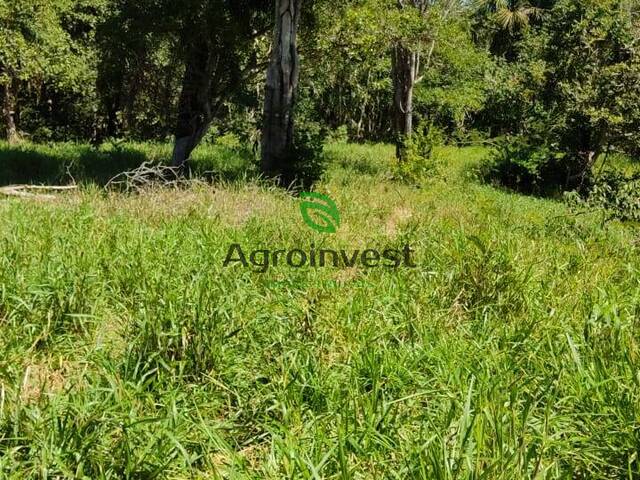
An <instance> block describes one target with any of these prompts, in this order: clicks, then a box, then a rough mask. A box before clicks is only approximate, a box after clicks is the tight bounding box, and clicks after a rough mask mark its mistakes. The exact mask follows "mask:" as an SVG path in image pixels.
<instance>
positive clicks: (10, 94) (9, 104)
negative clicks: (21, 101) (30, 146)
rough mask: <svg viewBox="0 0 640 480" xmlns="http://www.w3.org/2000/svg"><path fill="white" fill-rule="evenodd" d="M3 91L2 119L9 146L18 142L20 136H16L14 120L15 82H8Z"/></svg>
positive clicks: (16, 130)
mask: <svg viewBox="0 0 640 480" xmlns="http://www.w3.org/2000/svg"><path fill="white" fill-rule="evenodd" d="M3 90H4V94H3V101H2V117H3V119H4V126H5V130H6V133H7V140H8V141H9V144H10V145H13V144H16V143H18V142H19V141H20V135H19V134H18V129H17V127H16V120H15V112H16V98H17V94H16V90H17V89H16V88H15V82H9V83H8V84H7V85H5V87H4V89H3Z"/></svg>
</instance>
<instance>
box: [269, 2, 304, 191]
mask: <svg viewBox="0 0 640 480" xmlns="http://www.w3.org/2000/svg"><path fill="white" fill-rule="evenodd" d="M301 6H302V0H276V24H275V33H274V39H273V46H272V51H271V61H270V64H269V69H268V70H267V84H266V91H265V101H264V124H263V128H262V172H263V173H264V174H266V175H267V176H270V177H278V178H279V179H280V182H281V183H287V182H288V181H290V180H291V179H289V178H287V172H288V167H289V165H288V161H289V158H288V156H289V152H290V151H291V148H292V146H293V126H294V122H293V109H294V106H295V101H296V92H297V88H298V81H299V77H300V63H299V58H298V49H297V32H298V25H299V23H300V10H301Z"/></svg>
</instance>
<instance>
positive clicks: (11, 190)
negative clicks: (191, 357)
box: [0, 185, 78, 200]
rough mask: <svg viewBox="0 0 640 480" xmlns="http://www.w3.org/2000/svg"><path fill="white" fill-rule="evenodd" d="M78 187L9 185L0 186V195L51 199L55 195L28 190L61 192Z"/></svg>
mask: <svg viewBox="0 0 640 480" xmlns="http://www.w3.org/2000/svg"><path fill="white" fill-rule="evenodd" d="M77 188H78V187H77V186H76V185H67V186H56V185H10V186H8V187H0V195H4V196H6V197H22V198H36V199H40V200H53V199H55V198H56V196H55V195H50V194H47V193H31V192H30V190H32V191H33V190H35V191H38V192H61V191H70V190H75V189H77Z"/></svg>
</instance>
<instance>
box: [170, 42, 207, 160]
mask: <svg viewBox="0 0 640 480" xmlns="http://www.w3.org/2000/svg"><path fill="white" fill-rule="evenodd" d="M214 70H215V66H214V62H213V59H212V54H211V49H210V48H209V45H208V43H207V42H197V43H196V44H195V45H193V46H192V48H191V49H190V53H189V58H188V59H187V65H186V70H185V73H184V78H183V82H182V93H181V94H180V103H179V106H178V122H177V125H176V130H175V137H176V140H175V145H174V149H173V159H172V164H173V166H175V167H184V166H185V165H186V163H187V160H189V157H190V156H191V152H193V150H194V149H195V148H196V147H197V146H198V144H199V143H200V141H201V140H202V138H203V137H204V135H205V134H206V133H207V130H208V129H209V126H210V125H211V121H212V120H213V115H214V109H213V107H212V104H211V95H212V92H211V90H212V88H211V87H212V82H213V72H214Z"/></svg>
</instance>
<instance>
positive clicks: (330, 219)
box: [300, 192, 340, 233]
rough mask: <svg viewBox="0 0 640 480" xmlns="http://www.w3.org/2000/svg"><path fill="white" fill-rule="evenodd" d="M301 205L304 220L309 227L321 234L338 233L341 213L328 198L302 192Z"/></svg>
mask: <svg viewBox="0 0 640 480" xmlns="http://www.w3.org/2000/svg"><path fill="white" fill-rule="evenodd" d="M300 198H302V200H303V202H302V203H301V204H300V211H301V212H302V219H303V220H304V223H306V224H307V225H309V227H311V228H313V229H314V230H317V231H318V232H321V233H336V230H337V228H338V227H339V226H340V212H338V207H337V206H336V203H335V202H334V201H333V200H331V199H330V198H329V197H328V196H326V195H323V194H321V193H315V192H302V193H301V194H300Z"/></svg>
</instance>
